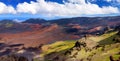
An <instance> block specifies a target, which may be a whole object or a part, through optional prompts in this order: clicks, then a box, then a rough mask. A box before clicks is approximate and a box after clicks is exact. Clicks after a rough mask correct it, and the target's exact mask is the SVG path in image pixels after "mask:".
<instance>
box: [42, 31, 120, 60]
mask: <svg viewBox="0 0 120 61" xmlns="http://www.w3.org/2000/svg"><path fill="white" fill-rule="evenodd" d="M117 33H118V32H109V33H106V34H103V35H101V36H89V37H88V38H87V39H86V41H94V42H96V43H98V45H100V46H99V47H97V48H93V49H91V50H86V48H85V47H82V49H80V50H78V49H76V48H75V47H74V45H75V42H76V41H60V42H55V43H53V44H49V45H45V46H43V52H42V54H41V56H42V57H44V58H46V59H45V61H46V60H51V61H56V60H55V58H56V57H59V59H57V61H62V60H65V61H80V60H83V61H89V60H91V61H110V59H109V57H110V56H113V58H114V59H115V60H117V59H118V58H119V57H120V43H116V42H115V41H114V40H113V39H114V38H115V37H118V35H116V34H117ZM80 40H84V38H82V39H80ZM80 40H79V41H80ZM89 46H90V45H89ZM66 51H67V52H68V51H69V52H68V53H67V54H66Z"/></svg>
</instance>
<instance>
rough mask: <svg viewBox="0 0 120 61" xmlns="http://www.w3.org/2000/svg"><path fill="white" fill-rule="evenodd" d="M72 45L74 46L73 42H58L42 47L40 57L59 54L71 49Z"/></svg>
mask: <svg viewBox="0 0 120 61" xmlns="http://www.w3.org/2000/svg"><path fill="white" fill-rule="evenodd" d="M74 44H75V41H59V42H55V43H53V44H49V45H44V46H43V48H42V50H43V52H42V54H41V56H45V55H47V54H50V53H53V52H61V51H65V50H68V49H70V48H72V47H73V46H74Z"/></svg>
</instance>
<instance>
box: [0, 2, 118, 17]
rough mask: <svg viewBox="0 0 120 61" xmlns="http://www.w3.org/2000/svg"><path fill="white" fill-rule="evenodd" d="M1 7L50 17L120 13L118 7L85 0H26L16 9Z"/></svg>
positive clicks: (8, 10)
mask: <svg viewBox="0 0 120 61" xmlns="http://www.w3.org/2000/svg"><path fill="white" fill-rule="evenodd" d="M109 1H110V0H109ZM0 7H2V10H1V8H0V13H16V12H17V13H31V14H40V15H44V16H48V17H54V16H63V17H64V16H81V15H93V14H111V13H120V11H119V9H118V8H117V7H112V6H107V7H102V8H101V7H99V6H98V5H96V4H91V3H85V0H68V2H64V4H59V3H55V2H46V1H44V0H38V1H37V2H32V1H31V3H27V2H24V3H20V4H18V5H17V8H16V10H14V8H13V7H11V6H6V5H4V4H0Z"/></svg>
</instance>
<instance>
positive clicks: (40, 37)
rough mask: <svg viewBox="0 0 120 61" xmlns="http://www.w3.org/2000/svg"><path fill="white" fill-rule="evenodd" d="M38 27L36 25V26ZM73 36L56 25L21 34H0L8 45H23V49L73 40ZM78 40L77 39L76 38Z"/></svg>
mask: <svg viewBox="0 0 120 61" xmlns="http://www.w3.org/2000/svg"><path fill="white" fill-rule="evenodd" d="M36 26H38V25H36ZM73 36H74V35H71V34H67V33H65V32H64V31H63V27H61V26H58V25H56V24H52V25H50V26H46V27H44V28H40V29H37V30H34V31H27V32H26V31H25V32H21V33H14V34H13V33H3V34H0V37H1V38H2V39H1V40H3V41H4V42H5V43H8V44H24V46H25V47H35V46H38V45H40V44H48V43H52V42H55V41H60V40H68V39H69V40H70V39H75V38H76V36H75V37H73ZM77 38H78V37H77Z"/></svg>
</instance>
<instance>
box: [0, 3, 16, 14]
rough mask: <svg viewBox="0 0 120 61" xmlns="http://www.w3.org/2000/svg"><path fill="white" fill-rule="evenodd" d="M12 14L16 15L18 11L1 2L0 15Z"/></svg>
mask: <svg viewBox="0 0 120 61" xmlns="http://www.w3.org/2000/svg"><path fill="white" fill-rule="evenodd" d="M3 13H12V14H15V13H16V11H15V9H14V8H13V7H12V6H6V5H5V4H4V3H2V2H0V14H3Z"/></svg>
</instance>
